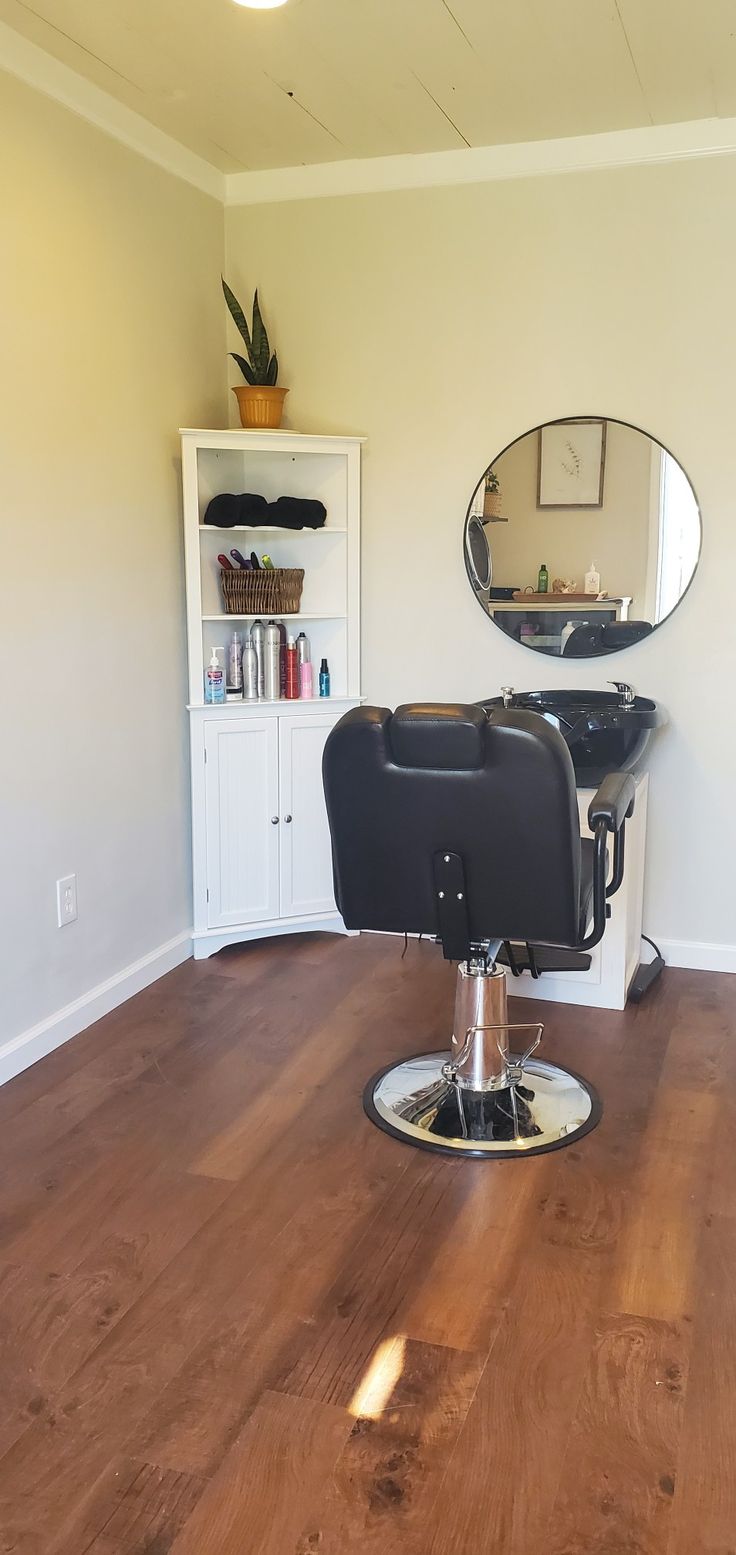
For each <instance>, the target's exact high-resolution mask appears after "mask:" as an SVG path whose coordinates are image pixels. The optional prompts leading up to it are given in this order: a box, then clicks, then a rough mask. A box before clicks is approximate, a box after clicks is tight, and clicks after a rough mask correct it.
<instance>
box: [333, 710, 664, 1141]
mask: <svg viewBox="0 0 736 1555" xmlns="http://www.w3.org/2000/svg"><path fill="white" fill-rule="evenodd" d="M323 776H324V787H325V797H326V802H327V814H328V817H329V824H330V832H331V836H332V856H333V869H334V879H335V895H336V899H337V905H338V907H339V909H340V912H341V914H342V917H343V919H344V922H345V925H346V927H347V928H349V929H369V930H376V931H379V932H383V933H389V934H412V935H415V934H418V935H426V936H429V937H430V938H432V939H434V940H435V941H436V942H437V943H438V944H440V945H441V946H442V950H443V953H444V956H445V959H446V960H449V961H455V962H457V963H458V971H457V986H456V994H455V1012H454V1021H453V1030H452V1037H451V1040H450V1045H449V1050H448V1051H447V1052H445V1053H430V1054H426V1053H425V1054H422V1055H420V1056H419V1057H413V1058H408V1059H404V1060H403V1061H402V1062H401V1063H398V1064H393V1065H391V1066H390V1067H389V1068H387V1069H384V1070H382V1071H381V1073H380V1074H378V1075H376V1076H374V1078H373V1079H372V1080H371V1081H370V1082H369V1084H368V1086H367V1089H366V1091H365V1095H364V1098H363V1099H364V1106H365V1110H366V1112H367V1113H368V1116H369V1117H370V1118H372V1120H373V1122H374V1123H377V1124H378V1125H379V1127H380V1128H383V1129H385V1130H386V1132H387V1133H389V1134H393V1135H396V1136H397V1137H399V1138H400V1139H404V1140H408V1141H410V1142H411V1143H413V1144H415V1145H420V1146H423V1147H424V1148H426V1149H433V1150H441V1151H445V1152H450V1153H453V1154H460V1155H470V1156H482V1157H484V1158H485V1157H499V1156H509V1155H534V1154H537V1153H540V1152H542V1151H544V1150H554V1149H557V1148H559V1147H560V1146H562V1145H566V1144H570V1143H572V1141H573V1140H574V1139H578V1138H580V1137H581V1135H583V1134H586V1133H588V1131H589V1130H590V1129H592V1128H594V1127H595V1124H596V1123H597V1122H598V1120H599V1118H600V1114H601V1107H600V1102H599V1100H598V1098H597V1096H596V1093H595V1091H594V1089H593V1087H592V1086H591V1085H589V1084H588V1083H587V1082H586V1081H585V1080H583V1079H581V1078H580V1077H579V1076H578V1075H576V1074H574V1073H573V1072H572V1071H570V1070H566V1069H562V1068H560V1067H558V1065H556V1064H550V1063H546V1062H544V1061H542V1060H541V1059H539V1058H537V1057H536V1056H533V1055H535V1052H536V1049H537V1047H538V1046H539V1042H540V1040H541V1037H542V1031H543V1027H542V1026H541V1025H539V1024H537V1023H536V1022H533V1023H531V1024H529V1023H523V1024H516V1025H514V1024H509V1020H508V1012H507V1005H506V980H505V974H504V971H503V968H502V967H501V966H500V965H499V964H498V962H497V957H498V955H499V952H500V951H501V949H502V947H503V946H504V945H506V946H507V947H508V946H509V945H510V943H511V942H519V941H521V942H527V943H533V944H534V945H543V946H559V947H565V948H567V949H573V950H580V951H586V950H589V949H590V948H591V947H592V946H594V945H596V944H597V943H598V941H599V940H600V939H601V938H602V936H603V933H604V930H605V927H606V919H607V917H608V915H609V912H610V909H609V907H608V905H607V902H608V898H610V897H611V896H612V895H613V894H614V892H615V891H617V890H618V888H619V886H620V884H621V881H622V879H623V872H624V842H625V830H626V819H627V817H628V816H630V815H631V814H632V812H633V807H634V781H633V778H632V777H631V776H630V774H629V773H626V772H616V773H612V774H611V775H610V776H608V777H606V778H605V779H604V781H603V783H602V784H601V785H600V787H599V789H598V792H597V793H596V795H595V797H594V799H593V800H592V801H591V804H590V807H589V810H588V823H589V826H590V829H591V831H592V833H593V835H592V837H591V838H581V836H580V823H579V818H578V809H577V802H576V791H575V773H574V770H573V764H572V760H571V758H570V752H569V750H568V748H567V745H566V744H565V741H564V739H563V738H562V735H561V734H560V733H559V732H558V730H557V729H555V728H553V727H552V725H551V724H549V723H547V722H546V720H545V719H544V718H542V717H540V716H539V714H537V713H530V712H526V711H521V710H517V709H511V708H498V709H494V710H493V711H492V712H491V713H487V712H486V711H485V709H483V708H481V707H476V706H464V705H455V704H452V705H434V704H430V705H424V704H422V705H410V706H404V707H399V708H397V710H396V712H395V713H391V712H389V710H388V709H387V708H382V707H359V708H354V709H353V710H352V711H351V712H349V713H346V714H345V716H344V717H343V718H341V719H340V720H339V722H338V723H337V724H336V725H335V727H334V729H333V730H332V731H331V733H330V735H329V737H328V739H327V742H326V745H325V751H324V759H323ZM609 838H612V839H613V845H612V859H611V861H610V862H611V871H610V878H608V865H609V858H608V846H607V844H608V839H609ZM448 1024H449V1022H448ZM512 1044H513V1047H512Z"/></svg>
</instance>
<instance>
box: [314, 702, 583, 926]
mask: <svg viewBox="0 0 736 1555" xmlns="http://www.w3.org/2000/svg"><path fill="white" fill-rule="evenodd" d="M323 774H324V785H325V796H326V801H327V813H328V817H329V822H330V831H331V834H332V853H333V866H334V877H335V892H336V899H337V904H338V907H339V909H340V912H341V913H342V916H343V918H344V920H345V923H346V925H347V927H348V928H352V929H380V930H384V931H392V932H395V933H402V932H409V933H422V934H439V933H440V926H439V916H438V911H439V909H438V900H437V885H436V881H435V878H434V868H435V856H436V855H438V854H441V853H442V852H443V851H447V852H448V853H450V854H457V855H459V857H460V859H461V860H462V864H463V869H464V875H465V894H466V899H467V912H468V925H469V930H470V935H471V938H472V939H473V941H481V940H486V939H521V940H531V941H535V942H539V943H543V944H551V945H575V944H576V943H577V940H578V926H579V924H578V920H579V898H580V852H581V850H580V823H579V818H578V809H577V803H576V793H575V774H574V770H573V765H572V760H571V757H570V753H569V751H568V748H567V746H566V744H565V741H564V740H563V738H562V736H561V735H560V734H559V733H558V731H557V730H556V729H554V728H553V727H552V726H551V725H550V724H548V723H547V722H546V720H545V719H544V718H541V717H540V716H539V715H538V714H537V713H528V712H522V711H517V710H514V709H510V708H509V709H507V708H500V709H498V710H496V711H494V712H492V713H491V714H490V715H489V714H488V713H486V711H485V710H484V709H483V708H481V707H477V706H465V705H462V704H451V705H441V704H419V705H417V704H415V705H409V706H404V707H399V708H397V710H396V712H395V713H393V714H392V713H390V712H389V710H388V708H385V707H360V708H355V709H353V710H352V711H351V712H349V713H346V714H345V716H344V718H341V719H340V721H339V723H337V724H336V725H335V728H334V729H333V730H332V732H331V733H330V735H329V737H328V740H327V743H326V746H325V752H324V761H323Z"/></svg>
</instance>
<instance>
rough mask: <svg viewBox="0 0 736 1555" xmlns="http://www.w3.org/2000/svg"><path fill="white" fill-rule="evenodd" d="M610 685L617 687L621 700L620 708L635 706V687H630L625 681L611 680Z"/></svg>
mask: <svg viewBox="0 0 736 1555" xmlns="http://www.w3.org/2000/svg"><path fill="white" fill-rule="evenodd" d="M608 684H609V686H615V687H616V690H617V692H618V694H619V696H620V698H621V701H620V703H619V706H620V707H633V706H634V701H635V697H634V688H633V686H629V685H628V684H627V682H626V681H625V680H609V682H608Z"/></svg>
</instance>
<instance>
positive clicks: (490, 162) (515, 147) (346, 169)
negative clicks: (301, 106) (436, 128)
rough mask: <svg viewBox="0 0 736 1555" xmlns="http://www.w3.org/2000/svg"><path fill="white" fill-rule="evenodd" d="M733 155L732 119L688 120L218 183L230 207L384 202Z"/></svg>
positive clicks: (735, 129)
mask: <svg viewBox="0 0 736 1555" xmlns="http://www.w3.org/2000/svg"><path fill="white" fill-rule="evenodd" d="M734 152H736V119H694V120H691V121H689V122H687V123H684V124H653V125H647V126H646V127H644V128H642V129H633V130H610V131H607V132H606V133H604V134H599V135H575V136H569V137H566V138H565V139H560V140H530V141H518V142H515V143H514V144H511V145H506V146H471V147H469V148H467V149H463V150H460V151H429V152H420V153H417V154H415V155H410V156H398V157H366V158H363V159H361V160H360V161H346V162H320V163H316V164H313V165H311V166H302V167H279V168H272V169H267V170H265V171H262V172H252V173H230V174H229V175H228V177H227V178H226V180H225V183H226V195H225V202H226V204H227V205H230V206H237V205H266V204H272V203H273V202H275V201H286V200H316V199H323V198H325V197H326V196H330V195H333V196H334V195H345V194H383V193H385V192H386V191H389V190H397V189H428V188H436V187H439V186H442V185H449V184H480V183H493V182H495V181H498V180H501V179H509V178H544V177H549V176H550V175H553V174H557V173H581V172H593V171H594V170H596V169H604V168H616V167H636V166H645V165H647V164H651V163H656V162H677V161H683V160H687V159H691V158H697V157H712V156H730V155H733V153H734Z"/></svg>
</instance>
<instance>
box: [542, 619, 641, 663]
mask: <svg viewBox="0 0 736 1555" xmlns="http://www.w3.org/2000/svg"><path fill="white" fill-rule="evenodd" d="M651 630H652V623H651V621H602V622H597V623H596V622H595V621H584V622H583V623H582V625H581V626H576V628H575V631H574V632H571V633H570V636H569V637H568V639H567V642H566V643H565V646H564V648H563V650H562V654H563V658H566V659H589V658H592V657H594V656H595V655H596V654H599V653H618V651H619V649H620V648H629V647H630V646H631V644H632V643H638V642H641V639H642V637H648V636H649V633H650V632H651Z"/></svg>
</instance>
